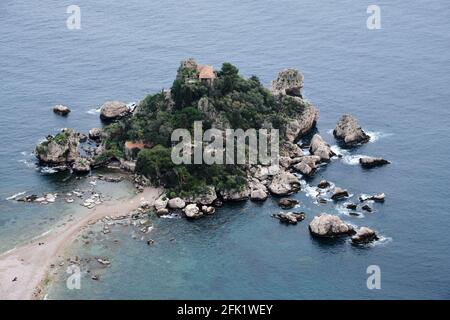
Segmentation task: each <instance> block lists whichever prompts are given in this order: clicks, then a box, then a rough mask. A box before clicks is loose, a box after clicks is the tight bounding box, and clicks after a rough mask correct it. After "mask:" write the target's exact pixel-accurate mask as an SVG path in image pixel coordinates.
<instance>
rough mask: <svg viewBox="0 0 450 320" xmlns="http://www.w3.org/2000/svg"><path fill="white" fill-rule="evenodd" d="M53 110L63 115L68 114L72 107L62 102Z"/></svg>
mask: <svg viewBox="0 0 450 320" xmlns="http://www.w3.org/2000/svg"><path fill="white" fill-rule="evenodd" d="M53 112H54V113H56V114H59V115H62V116H67V115H68V114H69V113H70V109H69V107H66V106H63V105H62V104H57V105H56V106H54V107H53Z"/></svg>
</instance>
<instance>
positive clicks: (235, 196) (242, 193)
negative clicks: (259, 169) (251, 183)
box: [219, 186, 251, 201]
mask: <svg viewBox="0 0 450 320" xmlns="http://www.w3.org/2000/svg"><path fill="white" fill-rule="evenodd" d="M219 193H220V196H221V197H222V199H223V200H224V201H243V200H247V199H248V198H249V197H250V193H251V190H250V188H249V187H248V186H245V187H244V188H243V189H242V190H222V191H220V192H219Z"/></svg>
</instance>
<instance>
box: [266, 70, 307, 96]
mask: <svg viewBox="0 0 450 320" xmlns="http://www.w3.org/2000/svg"><path fill="white" fill-rule="evenodd" d="M303 81H304V76H303V74H302V73H301V72H299V71H298V70H296V69H285V70H282V71H280V72H279V73H278V76H277V78H276V79H275V80H273V81H272V92H273V94H275V95H278V94H282V95H290V96H294V97H302V93H301V91H302V88H303Z"/></svg>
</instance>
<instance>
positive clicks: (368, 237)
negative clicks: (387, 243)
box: [352, 227, 379, 244]
mask: <svg viewBox="0 0 450 320" xmlns="http://www.w3.org/2000/svg"><path fill="white" fill-rule="evenodd" d="M378 239H379V238H378V236H377V234H376V232H375V231H373V230H372V229H369V228H367V227H361V228H359V230H358V231H357V232H356V234H355V235H354V236H352V242H353V243H354V244H367V243H370V242H372V241H376V240H378Z"/></svg>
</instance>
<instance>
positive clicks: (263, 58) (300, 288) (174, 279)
mask: <svg viewBox="0 0 450 320" xmlns="http://www.w3.org/2000/svg"><path fill="white" fill-rule="evenodd" d="M71 4H73V3H72V2H71V1H66V0H63V1H61V0H40V1H23V0H14V1H12V0H2V1H1V2H0V77H1V80H0V144H1V148H0V251H1V252H4V251H7V250H9V249H11V248H13V247H14V246H17V245H19V244H20V243H23V242H24V241H26V240H29V239H31V238H32V237H35V236H37V235H39V234H42V233H43V232H46V231H47V230H49V229H51V228H52V227H53V226H54V224H56V223H58V221H59V220H60V219H63V217H65V216H67V215H70V214H73V213H74V212H72V211H73V210H74V209H73V207H72V209H70V208H69V207H67V206H64V205H60V204H54V205H48V206H39V205H29V204H28V205H27V204H23V203H17V202H15V201H11V200H6V198H8V197H10V196H11V195H13V194H16V193H18V192H23V191H28V192H34V193H42V192H48V191H57V190H60V189H61V188H62V189H64V190H65V189H67V190H71V189H73V188H74V184H76V183H77V182H76V181H73V179H69V180H65V179H66V178H67V176H66V175H65V174H48V173H45V172H41V171H39V170H37V169H36V167H35V166H34V164H33V156H32V155H31V154H30V153H31V152H32V151H33V148H34V146H35V145H36V143H37V142H38V141H39V140H40V139H42V138H43V137H45V136H46V135H47V134H50V133H55V132H57V131H58V130H59V129H60V128H63V127H73V128H76V129H78V130H81V131H84V132H86V131H87V130H88V129H89V128H92V127H95V126H99V125H100V122H99V119H98V113H96V112H95V109H96V108H98V107H99V106H100V105H101V104H102V103H103V102H104V101H106V100H111V99H118V100H123V101H127V102H130V101H137V100H139V99H140V98H142V97H143V96H144V95H146V94H148V93H154V92H157V91H159V90H161V89H162V88H167V87H169V86H170V85H171V83H172V81H173V79H174V77H175V74H176V69H177V67H178V65H179V62H180V61H181V60H183V59H185V58H189V57H194V58H196V59H197V61H198V62H200V63H205V64H213V65H214V66H215V67H216V68H220V66H221V64H222V62H224V61H229V62H232V63H233V64H235V65H237V66H238V67H239V69H240V72H241V73H242V74H243V75H245V76H251V75H257V76H258V77H259V78H260V79H261V81H262V82H263V83H264V84H267V85H269V83H270V81H271V80H272V79H274V78H275V77H276V74H277V72H278V71H279V70H281V69H283V68H287V67H294V68H298V69H299V70H301V71H302V72H303V73H304V75H305V88H304V96H305V97H306V98H307V99H309V100H310V101H311V102H312V103H313V104H315V105H316V106H317V107H319V109H320V113H321V114H320V120H319V123H318V130H319V132H320V134H321V135H322V136H323V138H324V139H325V140H326V141H328V142H329V143H330V144H332V145H335V144H336V141H335V140H334V138H333V136H332V134H331V133H330V130H331V129H333V128H334V126H335V124H336V121H337V120H338V118H339V117H340V116H341V115H342V114H344V113H351V114H352V115H354V116H355V117H357V118H358V119H359V120H360V123H361V124H362V126H363V128H365V129H366V130H367V131H369V132H370V133H371V135H372V137H374V138H375V139H373V141H372V142H371V143H368V144H366V145H364V146H361V147H359V148H357V149H355V150H351V151H350V153H349V154H348V155H347V156H346V157H344V158H343V159H336V160H333V161H332V162H331V163H330V164H329V165H328V166H327V167H326V168H322V169H321V170H320V171H319V172H318V174H317V176H316V177H315V178H314V180H312V181H308V183H309V184H310V185H315V184H317V183H318V181H319V180H320V179H322V178H326V179H328V180H330V181H332V182H334V183H335V184H337V185H339V186H342V187H345V188H347V189H348V190H349V191H350V192H351V193H352V194H354V195H355V197H357V196H358V195H359V194H361V193H377V192H384V193H386V196H387V199H386V202H385V203H384V204H375V205H374V208H375V212H373V213H365V214H364V217H362V218H352V217H349V216H346V215H344V214H342V212H341V211H340V210H339V208H337V207H336V205H334V204H329V205H326V206H319V205H316V204H314V203H313V202H312V200H311V197H308V196H307V193H305V192H300V193H298V194H297V195H295V196H294V197H295V198H297V199H299V200H300V201H301V210H303V211H305V212H306V213H307V218H306V220H305V221H303V222H301V223H300V224H299V225H297V226H285V225H281V224H279V223H278V222H277V221H276V220H274V219H272V218H271V217H270V214H271V213H273V212H276V211H278V210H279V209H278V207H277V205H276V202H275V199H269V200H268V201H266V202H265V203H264V204H255V203H251V202H246V203H241V204H233V205H227V206H224V207H223V208H221V209H219V210H218V212H217V213H216V215H214V216H212V217H209V218H205V219H201V220H198V221H195V222H190V221H186V220H185V219H159V220H155V221H154V229H153V231H152V233H151V237H152V238H153V239H154V240H155V241H156V242H155V245H153V246H151V247H149V246H148V245H147V244H146V243H145V241H138V240H136V239H133V238H132V237H131V236H130V233H129V232H128V233H127V232H118V234H117V237H118V238H120V241H119V244H118V245H116V246H115V247H114V249H113V250H111V251H108V246H105V247H102V248H101V250H105V254H107V255H108V256H109V257H110V258H111V260H112V265H111V267H110V268H108V270H107V272H106V273H105V275H104V276H102V279H101V281H92V280H90V279H89V277H86V278H83V283H82V289H81V290H67V289H66V287H65V285H64V284H63V281H61V282H57V283H56V284H55V285H54V287H53V288H52V289H51V290H50V292H49V298H66V299H71V298H81V299H94V298H99V299H110V298H121V299H129V298H136V299H166V298H178V299H182V298H183V299H184V298H198V299H213V298H217V299H225V298H236V299H250V298H254V299H406V298H414V299H416V298H423V299H439V298H440V299H442V298H443V299H449V298H450V273H449V265H450V250H449V245H450V232H449V230H450V216H449V215H450V205H449V202H448V201H449V197H450V194H449V186H448V183H449V181H450V170H449V164H450V161H449V159H448V157H449V156H450V144H449V141H450V129H449V128H448V125H449V119H450V104H449V101H450V89H449V87H450V55H449V52H450V33H449V30H450V3H449V2H448V1H446V0H431V1H427V2H424V1H418V0H412V1H386V0H371V1H366V0H361V1H350V0H343V1H320V2H319V1H314V0H297V1H293V0H278V1H268V0H263V1H249V0H239V1H237V0H229V1H208V0H187V1H175V0H165V1H138V0H129V1H106V0H97V1H87V0H78V1H77V2H76V4H77V5H79V6H80V8H81V29H80V30H68V29H67V28H66V19H67V18H68V16H69V15H68V14H67V13H66V8H67V6H69V5H71ZM372 4H376V5H379V6H380V8H381V26H382V28H381V29H380V30H369V29H368V28H367V27H366V19H367V17H368V16H369V14H368V13H367V12H366V9H367V7H368V6H369V5H372ZM59 103H62V104H65V105H68V106H70V107H71V108H72V113H71V114H70V115H69V116H68V117H67V118H62V117H58V116H56V115H54V114H53V113H52V112H51V108H52V107H53V105H55V104H59ZM355 155H371V156H383V157H385V158H386V159H388V160H390V161H392V164H391V165H389V166H385V167H382V168H377V169H374V170H370V171H369V170H363V169H361V167H360V166H359V165H354V164H353V163H354V159H355V157H352V156H355ZM320 212H328V213H333V214H339V215H340V216H341V217H342V218H343V219H344V220H346V221H348V222H351V223H353V224H355V225H357V226H368V227H370V228H373V229H375V230H377V231H378V232H379V233H380V235H381V236H382V237H383V241H381V242H380V243H378V244H377V245H374V246H369V247H364V248H361V247H355V246H352V245H351V244H350V243H348V241H345V240H339V241H332V242H324V241H318V240H317V239H313V238H311V236H310V234H309V232H308V228H307V225H308V223H309V222H310V221H311V219H312V218H313V217H314V215H315V214H317V213H320ZM174 239H175V240H174ZM74 250H78V251H79V252H80V254H83V250H85V251H88V250H100V249H98V248H90V249H89V248H86V249H83V248H79V249H76V248H74ZM86 254H87V252H86ZM369 265H378V266H379V267H380V269H381V289H380V290H369V289H368V288H367V286H366V279H367V277H368V275H367V274H366V269H367V267H368V266H369Z"/></svg>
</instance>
